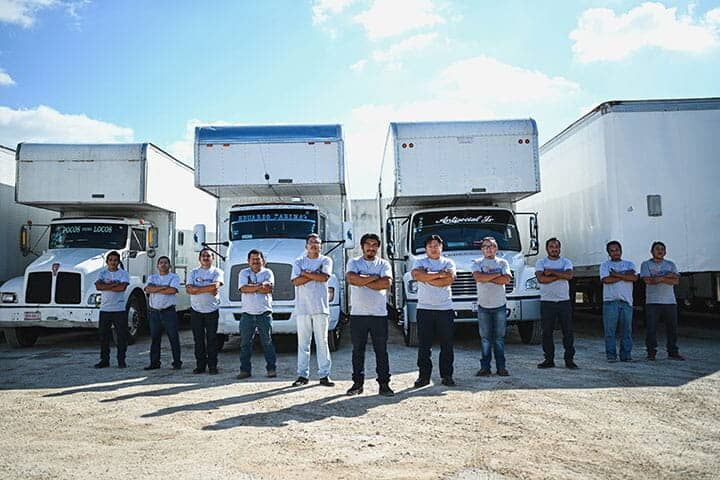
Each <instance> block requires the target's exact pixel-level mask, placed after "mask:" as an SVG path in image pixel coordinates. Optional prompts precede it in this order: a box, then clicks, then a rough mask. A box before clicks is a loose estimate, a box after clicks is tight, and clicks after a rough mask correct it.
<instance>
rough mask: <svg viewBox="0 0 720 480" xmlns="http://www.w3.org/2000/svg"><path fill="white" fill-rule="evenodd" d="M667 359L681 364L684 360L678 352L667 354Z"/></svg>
mask: <svg viewBox="0 0 720 480" xmlns="http://www.w3.org/2000/svg"><path fill="white" fill-rule="evenodd" d="M668 358H669V359H670V360H679V361H681V362H682V361H684V360H685V357H683V356H682V355H680V353H679V352H675V353H669V354H668Z"/></svg>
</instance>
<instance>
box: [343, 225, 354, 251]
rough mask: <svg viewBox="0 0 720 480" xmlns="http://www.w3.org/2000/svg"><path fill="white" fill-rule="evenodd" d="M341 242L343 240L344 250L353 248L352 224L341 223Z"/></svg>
mask: <svg viewBox="0 0 720 480" xmlns="http://www.w3.org/2000/svg"><path fill="white" fill-rule="evenodd" d="M343 240H345V243H344V247H345V250H350V249H353V248H355V232H354V231H353V222H343Z"/></svg>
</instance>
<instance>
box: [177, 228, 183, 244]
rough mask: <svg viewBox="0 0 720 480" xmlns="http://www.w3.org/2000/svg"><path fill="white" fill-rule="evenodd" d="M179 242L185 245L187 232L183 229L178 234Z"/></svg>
mask: <svg viewBox="0 0 720 480" xmlns="http://www.w3.org/2000/svg"><path fill="white" fill-rule="evenodd" d="M177 244H178V245H179V246H181V247H182V246H183V245H185V232H183V231H182V230H180V231H179V232H178V234H177Z"/></svg>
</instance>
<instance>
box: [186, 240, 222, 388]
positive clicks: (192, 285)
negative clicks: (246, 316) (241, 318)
mask: <svg viewBox="0 0 720 480" xmlns="http://www.w3.org/2000/svg"><path fill="white" fill-rule="evenodd" d="M214 258H215V255H214V254H213V253H212V251H211V250H210V249H209V248H203V249H202V250H201V251H200V254H199V255H198V259H199V260H200V267H199V268H196V269H194V270H193V271H192V272H190V277H189V278H188V282H187V285H186V286H185V290H187V293H189V294H190V307H191V309H190V323H191V325H192V331H193V339H194V340H195V362H196V366H195V369H194V370H193V373H205V368H206V367H207V369H208V373H209V374H210V375H217V373H218V369H217V328H218V317H219V314H218V308H220V295H219V294H218V291H219V289H220V286H221V285H222V284H223V281H222V279H223V271H222V270H220V269H219V268H217V267H213V264H212V262H213V259H214Z"/></svg>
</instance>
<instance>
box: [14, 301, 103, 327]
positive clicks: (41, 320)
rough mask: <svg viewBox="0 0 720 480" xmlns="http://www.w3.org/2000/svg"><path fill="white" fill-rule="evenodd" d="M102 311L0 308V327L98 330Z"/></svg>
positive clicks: (27, 306)
mask: <svg viewBox="0 0 720 480" xmlns="http://www.w3.org/2000/svg"><path fill="white" fill-rule="evenodd" d="M99 319H100V309H99V308H96V307H95V308H94V307H41V306H30V305H26V306H13V307H6V306H2V307H0V327H2V328H9V327H45V328H97V326H98V320H99Z"/></svg>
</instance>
